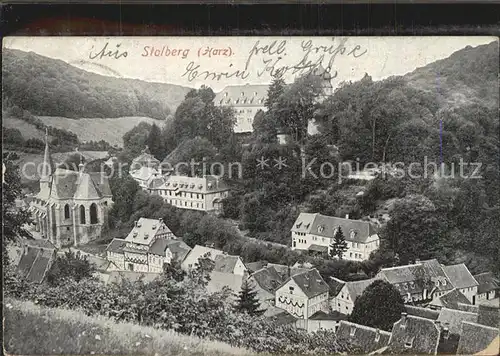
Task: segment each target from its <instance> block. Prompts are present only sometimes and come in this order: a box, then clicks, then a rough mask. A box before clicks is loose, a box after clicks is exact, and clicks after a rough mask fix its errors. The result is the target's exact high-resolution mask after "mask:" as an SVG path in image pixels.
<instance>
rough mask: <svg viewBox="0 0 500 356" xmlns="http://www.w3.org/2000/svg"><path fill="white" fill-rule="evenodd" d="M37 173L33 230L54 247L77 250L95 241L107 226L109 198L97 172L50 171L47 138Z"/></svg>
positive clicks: (104, 179)
mask: <svg viewBox="0 0 500 356" xmlns="http://www.w3.org/2000/svg"><path fill="white" fill-rule="evenodd" d="M39 172H40V192H38V194H36V195H35V196H34V197H33V199H32V201H31V202H30V207H29V211H30V212H31V213H32V217H33V221H34V224H35V230H36V231H37V232H38V233H39V234H40V235H41V237H42V239H46V240H48V241H50V242H52V243H53V244H54V245H55V246H56V247H58V248H60V247H67V246H77V245H81V244H85V243H87V242H89V241H92V240H95V239H97V238H99V237H100V236H101V233H102V231H103V229H104V228H105V226H106V225H107V219H108V211H109V209H110V208H111V205H112V204H113V196H112V194H111V189H110V186H109V182H108V177H106V176H105V175H104V174H103V173H101V172H90V173H88V172H85V170H84V165H83V163H80V165H79V170H78V171H73V170H68V169H62V168H56V169H55V168H54V165H53V162H52V159H51V155H50V150H49V144H48V134H47V133H46V134H45V153H44V157H43V162H42V166H41V167H40V169H39Z"/></svg>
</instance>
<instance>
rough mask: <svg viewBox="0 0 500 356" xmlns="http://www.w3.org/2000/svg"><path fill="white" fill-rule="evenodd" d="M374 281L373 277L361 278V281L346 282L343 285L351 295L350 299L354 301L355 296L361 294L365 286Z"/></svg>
mask: <svg viewBox="0 0 500 356" xmlns="http://www.w3.org/2000/svg"><path fill="white" fill-rule="evenodd" d="M374 281H375V278H371V279H363V280H361V281H353V282H346V283H345V285H346V287H347V291H348V292H349V295H350V296H351V299H352V301H356V298H357V297H359V296H360V295H361V294H363V292H364V291H365V289H366V287H368V286H369V285H370V284H372V283H373V282H374Z"/></svg>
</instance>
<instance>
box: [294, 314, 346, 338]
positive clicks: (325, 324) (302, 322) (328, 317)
mask: <svg viewBox="0 0 500 356" xmlns="http://www.w3.org/2000/svg"><path fill="white" fill-rule="evenodd" d="M346 319H347V315H345V314H342V313H339V312H336V311H334V312H331V313H325V312H324V311H322V310H320V311H317V312H316V313H314V314H313V315H311V317H309V319H297V321H296V322H295V326H296V327H297V329H304V330H306V331H307V332H309V333H312V332H316V331H318V330H333V331H337V330H338V328H339V326H340V322H341V321H342V320H346Z"/></svg>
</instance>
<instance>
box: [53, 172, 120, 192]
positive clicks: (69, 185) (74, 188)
mask: <svg viewBox="0 0 500 356" xmlns="http://www.w3.org/2000/svg"><path fill="white" fill-rule="evenodd" d="M53 178H54V180H53V182H52V191H51V194H52V195H53V196H54V197H55V198H57V199H71V198H75V199H99V198H101V197H111V196H112V193H111V188H110V187H109V180H108V177H107V176H106V175H105V174H103V173H101V172H92V173H86V172H77V171H73V170H69V169H63V168H57V169H56V170H55V172H54V174H53Z"/></svg>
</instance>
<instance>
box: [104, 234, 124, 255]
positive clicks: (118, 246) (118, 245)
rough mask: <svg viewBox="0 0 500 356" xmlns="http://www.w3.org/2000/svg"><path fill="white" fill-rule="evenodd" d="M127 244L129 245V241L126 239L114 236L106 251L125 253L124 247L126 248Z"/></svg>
mask: <svg viewBox="0 0 500 356" xmlns="http://www.w3.org/2000/svg"><path fill="white" fill-rule="evenodd" d="M126 245H127V241H125V240H123V239H117V238H114V239H113V240H112V241H111V242H110V243H109V245H108V247H106V251H109V252H114V253H123V249H124V248H125V246H126Z"/></svg>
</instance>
